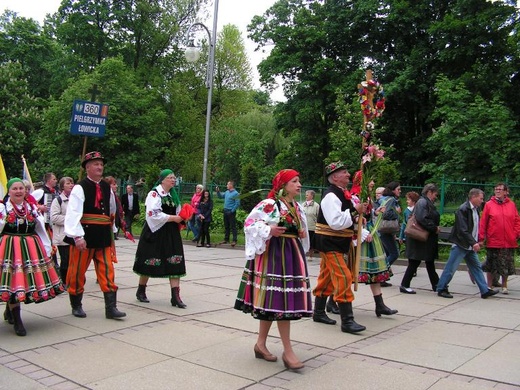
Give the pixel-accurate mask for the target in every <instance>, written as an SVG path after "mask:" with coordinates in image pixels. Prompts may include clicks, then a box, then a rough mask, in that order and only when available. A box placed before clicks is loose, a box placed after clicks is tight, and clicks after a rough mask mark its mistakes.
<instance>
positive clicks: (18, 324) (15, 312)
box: [11, 305, 27, 336]
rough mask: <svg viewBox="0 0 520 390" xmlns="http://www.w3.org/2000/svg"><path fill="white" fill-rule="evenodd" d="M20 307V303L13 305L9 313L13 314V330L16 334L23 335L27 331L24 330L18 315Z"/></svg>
mask: <svg viewBox="0 0 520 390" xmlns="http://www.w3.org/2000/svg"><path fill="white" fill-rule="evenodd" d="M20 312H21V308H20V305H18V306H15V307H13V308H12V309H11V314H12V315H13V321H14V332H15V333H16V335H17V336H25V335H26V334H27V331H26V330H25V328H24V326H23V322H22V317H21V316H20V314H21V313H20Z"/></svg>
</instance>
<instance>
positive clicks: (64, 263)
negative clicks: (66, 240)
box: [58, 245, 70, 284]
mask: <svg viewBox="0 0 520 390" xmlns="http://www.w3.org/2000/svg"><path fill="white" fill-rule="evenodd" d="M58 252H59V253H60V263H61V266H60V278H61V281H62V282H63V284H65V283H67V271H68V269H69V256H70V245H58Z"/></svg>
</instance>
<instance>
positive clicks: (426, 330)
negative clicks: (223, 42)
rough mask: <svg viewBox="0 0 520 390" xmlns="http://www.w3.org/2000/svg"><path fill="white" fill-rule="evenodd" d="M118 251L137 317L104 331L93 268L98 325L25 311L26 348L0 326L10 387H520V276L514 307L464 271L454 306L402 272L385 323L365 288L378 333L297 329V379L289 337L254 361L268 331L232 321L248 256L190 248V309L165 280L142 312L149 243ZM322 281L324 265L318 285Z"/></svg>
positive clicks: (50, 308) (120, 279) (365, 305)
mask: <svg viewBox="0 0 520 390" xmlns="http://www.w3.org/2000/svg"><path fill="white" fill-rule="evenodd" d="M116 246H117V251H118V259H119V263H118V264H117V265H116V267H117V270H116V282H117V284H118V285H119V292H118V301H119V304H118V308H119V309H120V310H122V311H125V312H126V313H127V317H126V318H124V319H123V320H107V319H105V316H104V302H103V295H102V293H101V291H100V290H99V286H98V285H97V284H96V283H95V274H94V271H93V267H91V270H89V271H88V275H87V285H86V291H85V295H84V298H83V308H84V309H85V311H86V313H87V318H84V319H81V318H75V317H73V316H72V315H71V309H70V305H69V298H68V296H67V294H63V295H60V296H59V297H57V298H56V299H54V300H52V301H50V302H47V303H43V304H40V305H35V304H31V305H23V306H22V318H23V320H24V324H25V327H26V329H27V336H26V337H18V336H16V335H15V334H14V330H13V326H12V325H8V324H7V322H4V323H3V324H0V340H1V344H0V389H23V390H25V389H35V390H36V389H56V390H58V389H60V390H65V389H111V390H112V389H129V390H130V389H140V390H146V389H180V390H184V389H196V390H204V389H208V390H209V389H211V390H219V389H222V390H234V389H248V390H270V389H277V390H278V389H280V390H281V389H287V390H289V389H298V390H302V389H354V390H364V389H367V390H369V389H370V390H371V389H381V390H393V389H396V390H426V389H428V390H470V389H501V390H504V389H520V277H519V276H513V277H511V278H510V283H509V295H502V294H499V295H497V296H495V297H492V298H489V299H481V298H480V294H479V292H478V289H477V287H476V286H475V285H473V284H472V283H471V281H470V279H469V277H468V274H467V272H465V271H459V272H457V273H456V274H455V277H454V279H453V281H452V283H451V284H450V291H451V292H452V293H453V294H454V298H453V299H444V298H440V297H438V296H437V294H435V293H433V292H432V291H431V290H429V282H428V277H427V275H426V270H425V269H424V268H420V269H419V272H418V276H417V277H416V278H415V279H414V280H413V281H412V287H413V288H416V289H417V294H416V295H406V294H401V293H400V292H399V289H398V285H399V282H400V280H401V278H402V274H403V272H404V269H405V267H404V266H403V265H397V266H394V267H393V271H394V274H395V275H394V277H393V278H392V280H391V282H392V283H393V284H394V286H393V287H389V288H384V289H383V295H384V298H385V303H386V304H387V305H388V306H389V307H391V308H394V309H398V310H399V313H398V314H397V315H394V316H389V317H381V318H377V317H376V316H375V313H374V302H373V299H372V296H371V293H370V288H369V287H368V286H365V285H359V287H358V291H357V292H356V293H355V295H356V300H355V301H354V314H355V319H356V321H357V322H358V323H360V324H362V325H365V326H366V327H367V330H366V331H365V332H362V333H361V334H358V335H351V334H347V333H342V332H341V331H340V326H339V323H338V324H337V325H335V326H329V325H324V324H318V323H314V322H313V321H312V319H304V320H300V321H295V322H293V324H292V325H293V326H292V328H291V336H292V339H293V340H294V347H295V351H296V353H297V355H298V356H299V357H300V358H301V359H302V361H304V363H305V368H304V369H302V370H300V372H291V371H288V370H286V369H285V367H284V366H283V363H282V361H281V354H282V347H281V344H280V341H279V338H278V330H277V329H276V326H273V328H272V330H271V333H270V335H271V337H270V338H269V340H268V346H269V348H270V350H271V352H272V353H274V354H276V355H277V356H278V357H279V359H278V362H275V363H269V362H266V361H263V360H259V359H255V357H254V354H253V346H254V344H255V341H256V332H257V328H258V322H257V321H256V320H254V319H253V318H252V317H251V316H250V315H246V314H243V313H241V312H239V311H237V310H234V309H233V304H234V300H235V295H236V291H237V289H238V285H239V282H240V277H241V273H242V269H243V266H244V264H245V261H244V251H243V248H239V247H236V248H231V247H218V248H196V247H195V246H193V245H189V244H185V254H186V259H187V271H188V275H187V277H185V278H184V279H182V282H181V296H182V299H183V300H184V302H185V303H186V304H187V305H188V307H187V309H185V310H183V309H179V308H176V307H172V306H171V305H170V289H169V285H168V282H167V280H166V279H150V282H149V285H148V289H147V295H148V298H149V299H150V301H151V302H150V303H139V302H138V301H137V300H136V298H135V291H136V286H137V279H138V278H137V276H136V275H135V274H134V273H133V272H132V265H133V257H134V254H135V249H136V247H137V244H136V243H132V242H130V241H128V240H123V239H119V240H118V241H116ZM318 271H319V259H317V258H316V257H315V258H314V259H312V261H309V272H310V275H311V277H312V284H313V286H314V285H315V281H316V277H317V275H318ZM0 309H1V310H2V312H3V310H4V308H3V307H0ZM334 317H335V318H336V319H337V320H338V321H339V317H338V316H334Z"/></svg>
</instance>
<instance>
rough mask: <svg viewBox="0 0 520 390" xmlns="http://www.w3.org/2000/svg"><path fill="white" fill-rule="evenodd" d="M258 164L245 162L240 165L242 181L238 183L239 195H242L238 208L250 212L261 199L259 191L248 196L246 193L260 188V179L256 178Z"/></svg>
mask: <svg viewBox="0 0 520 390" xmlns="http://www.w3.org/2000/svg"><path fill="white" fill-rule="evenodd" d="M258 170H259V168H258V166H257V165H256V164H253V163H247V164H245V165H243V166H242V175H241V176H242V181H241V183H240V195H241V196H242V197H243V198H242V199H241V200H240V208H241V209H242V210H244V211H245V212H246V213H249V212H251V210H252V209H253V207H255V206H256V205H257V204H258V203H259V202H260V201H261V200H262V195H261V192H254V193H251V194H250V195H248V196H245V197H244V195H246V194H248V193H250V192H252V191H255V190H258V189H260V181H259V180H258Z"/></svg>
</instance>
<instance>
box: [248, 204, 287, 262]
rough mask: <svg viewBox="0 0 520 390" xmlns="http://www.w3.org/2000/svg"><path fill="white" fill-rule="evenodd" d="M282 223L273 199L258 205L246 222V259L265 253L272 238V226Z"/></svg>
mask: <svg viewBox="0 0 520 390" xmlns="http://www.w3.org/2000/svg"><path fill="white" fill-rule="evenodd" d="M279 221H280V211H279V210H278V207H276V205H275V202H274V200H273V199H265V200H262V201H261V202H260V203H258V204H257V205H256V206H255V207H254V208H253V210H251V213H249V215H248V216H247V218H246V220H245V222H244V232H245V238H246V248H245V250H246V259H247V260H250V259H253V258H254V257H255V255H256V254H261V253H264V252H265V247H266V242H267V240H269V239H270V238H271V226H272V225H276V224H278V222H279Z"/></svg>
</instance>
